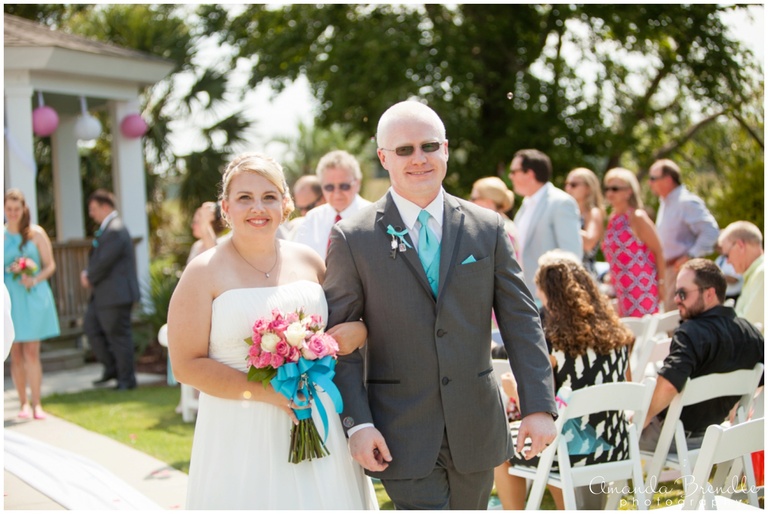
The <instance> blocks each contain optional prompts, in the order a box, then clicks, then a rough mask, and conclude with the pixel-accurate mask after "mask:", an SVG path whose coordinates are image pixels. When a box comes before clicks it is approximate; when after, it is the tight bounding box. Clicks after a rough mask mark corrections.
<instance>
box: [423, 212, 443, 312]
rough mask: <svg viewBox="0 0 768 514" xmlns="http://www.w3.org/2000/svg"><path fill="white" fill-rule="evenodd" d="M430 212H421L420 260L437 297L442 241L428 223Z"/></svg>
mask: <svg viewBox="0 0 768 514" xmlns="http://www.w3.org/2000/svg"><path fill="white" fill-rule="evenodd" d="M427 221H429V213H428V212H427V211H421V212H420V213H419V223H421V228H420V229H419V260H420V261H421V265H422V266H423V267H424V272H425V273H426V274H427V279H428V280H429V286H430V287H431V288H432V294H433V295H434V297H435V298H437V285H438V282H439V280H440V243H439V242H438V241H437V236H435V234H434V233H433V232H432V230H431V229H430V228H429V226H428V225H427Z"/></svg>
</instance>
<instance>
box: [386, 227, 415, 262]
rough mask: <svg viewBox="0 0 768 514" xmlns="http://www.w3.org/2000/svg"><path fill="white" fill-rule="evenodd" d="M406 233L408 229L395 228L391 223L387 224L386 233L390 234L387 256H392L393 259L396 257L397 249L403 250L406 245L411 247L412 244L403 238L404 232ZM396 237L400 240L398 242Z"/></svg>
mask: <svg viewBox="0 0 768 514" xmlns="http://www.w3.org/2000/svg"><path fill="white" fill-rule="evenodd" d="M397 228H400V227H397ZM407 233H408V231H407V230H405V229H401V230H395V229H394V228H393V227H392V225H387V234H389V235H390V236H392V242H391V243H390V253H389V256H390V257H392V258H393V259H394V258H395V257H397V252H398V250H399V251H400V252H404V251H405V247H406V246H407V247H408V248H413V246H411V245H410V244H408V241H406V240H405V234H407ZM398 239H399V240H400V242H399V243H398V241H397V240H398Z"/></svg>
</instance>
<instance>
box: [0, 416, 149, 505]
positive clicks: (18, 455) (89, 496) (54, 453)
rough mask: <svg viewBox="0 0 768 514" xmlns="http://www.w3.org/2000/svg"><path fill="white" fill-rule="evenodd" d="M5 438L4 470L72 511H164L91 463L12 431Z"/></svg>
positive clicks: (8, 431) (98, 465)
mask: <svg viewBox="0 0 768 514" xmlns="http://www.w3.org/2000/svg"><path fill="white" fill-rule="evenodd" d="M3 432H4V435H5V455H4V464H5V469H6V470H7V471H8V472H10V473H12V474H14V475H16V476H17V477H19V478H20V479H21V480H23V481H24V482H26V483H27V484H29V485H30V486H32V487H34V488H35V489H37V490H38V491H40V492H41V493H43V494H45V495H46V496H48V497H49V498H51V499H52V500H54V501H56V503H58V504H60V505H62V506H63V507H65V508H67V509H69V510H162V509H161V507H160V506H159V505H157V504H156V503H155V502H153V501H152V500H150V499H149V498H147V497H146V496H144V495H143V494H141V493H140V492H139V491H137V490H136V489H134V488H133V487H132V486H130V485H128V484H127V483H126V482H125V481H123V480H121V479H120V478H118V477H116V476H115V475H114V474H113V473H112V472H111V471H109V470H107V469H106V468H104V467H103V466H101V465H100V464H97V463H95V462H93V461H92V460H89V459H86V458H83V457H81V456H79V455H76V454H74V453H72V452H69V451H66V450H62V449H60V448H56V447H55V446H51V445H49V444H46V443H43V442H40V441H38V440H36V439H33V438H31V437H28V436H25V435H23V434H19V433H18V432H15V431H13V430H7V429H6V430H3Z"/></svg>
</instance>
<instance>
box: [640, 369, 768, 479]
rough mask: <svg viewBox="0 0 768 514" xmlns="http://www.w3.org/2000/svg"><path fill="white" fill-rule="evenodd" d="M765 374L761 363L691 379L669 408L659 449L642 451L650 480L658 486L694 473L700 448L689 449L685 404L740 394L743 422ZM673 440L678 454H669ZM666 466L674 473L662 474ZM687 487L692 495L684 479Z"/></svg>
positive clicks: (739, 414)
mask: <svg viewBox="0 0 768 514" xmlns="http://www.w3.org/2000/svg"><path fill="white" fill-rule="evenodd" d="M762 374H763V365H762V364H761V363H758V364H757V365H755V367H754V368H753V369H741V370H737V371H732V372H730V373H713V374H710V375H705V376H701V377H697V378H694V379H688V382H687V383H686V384H685V387H683V390H682V391H680V392H679V393H678V394H676V395H675V397H674V398H673V399H672V402H671V403H670V405H669V408H668V409H667V414H666V417H665V418H664V424H663V425H662V427H661V433H660V434H659V440H658V442H657V444H656V450H655V451H654V452H652V453H651V452H646V451H643V452H641V453H642V454H643V457H644V458H645V463H646V471H647V477H646V483H647V484H649V485H650V486H651V487H654V488H655V487H658V485H659V483H660V482H661V481H666V480H668V479H671V478H674V477H677V476H683V477H687V476H690V475H691V473H692V472H693V466H694V465H695V462H696V458H697V456H698V455H699V453H700V449H690V450H689V449H688V444H687V442H686V439H685V430H684V427H683V423H682V421H680V414H681V413H682V410H683V407H686V406H688V405H694V404H697V403H701V402H703V401H707V400H711V399H713V398H720V397H723V396H740V397H741V398H740V399H739V403H738V407H737V409H736V416H735V422H736V423H743V422H744V421H745V420H746V419H747V413H748V412H749V408H750V405H751V403H752V399H753V396H754V394H755V391H756V390H757V386H758V384H759V383H760V377H761V376H762ZM673 439H674V441H675V446H676V449H677V453H676V454H674V453H669V449H670V446H671V444H672V440H673ZM664 468H670V470H672V472H671V473H665V474H664V476H663V477H662V474H661V473H662V470H663V469H664ZM754 485H755V484H754V481H753V482H752V483H751V486H753V487H754ZM683 486H684V489H686V494H688V493H689V488H690V487H691V486H692V484H690V483H686V482H685V481H684V483H683Z"/></svg>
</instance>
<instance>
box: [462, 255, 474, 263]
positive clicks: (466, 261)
mask: <svg viewBox="0 0 768 514" xmlns="http://www.w3.org/2000/svg"><path fill="white" fill-rule="evenodd" d="M473 262H477V259H475V256H474V255H470V256H469V257H467V258H466V259H464V262H462V264H472V263H473Z"/></svg>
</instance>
